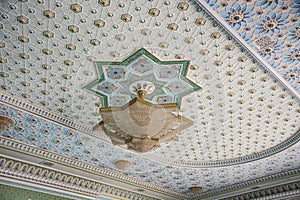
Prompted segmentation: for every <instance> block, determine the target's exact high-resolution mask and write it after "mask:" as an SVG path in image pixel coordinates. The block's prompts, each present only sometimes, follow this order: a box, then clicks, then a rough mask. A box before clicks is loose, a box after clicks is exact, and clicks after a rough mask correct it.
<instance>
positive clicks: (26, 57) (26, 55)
mask: <svg viewBox="0 0 300 200" xmlns="http://www.w3.org/2000/svg"><path fill="white" fill-rule="evenodd" d="M19 56H20V58H23V59H29V57H30V56H29V54H27V53H20V54H19Z"/></svg>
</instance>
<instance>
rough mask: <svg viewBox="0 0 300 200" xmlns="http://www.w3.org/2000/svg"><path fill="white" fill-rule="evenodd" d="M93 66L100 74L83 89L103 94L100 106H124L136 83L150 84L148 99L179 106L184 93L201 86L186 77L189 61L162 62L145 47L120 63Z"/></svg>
mask: <svg viewBox="0 0 300 200" xmlns="http://www.w3.org/2000/svg"><path fill="white" fill-rule="evenodd" d="M95 65H96V70H97V72H98V76H99V77H98V78H97V79H96V80H94V81H93V82H91V83H90V84H88V85H86V86H85V87H84V88H85V89H87V90H88V91H91V92H92V93H94V94H96V95H98V96H101V97H102V99H103V105H102V107H103V108H108V107H120V106H123V105H125V104H126V103H128V102H129V101H130V100H132V99H133V98H134V97H136V87H137V86H138V85H141V86H143V85H147V87H149V85H150V87H151V92H148V94H147V96H146V97H145V100H147V101H148V102H151V103H152V104H172V103H176V104H177V105H178V107H180V103H181V98H182V97H183V96H185V95H188V94H190V93H192V92H194V91H196V90H199V89H200V88H201V87H200V86H198V85H197V84H195V83H193V82H192V81H191V80H189V79H188V78H187V77H186V75H187V69H188V65H189V61H187V60H183V61H161V60H159V59H158V58H156V57H155V56H154V55H152V54H151V53H150V52H148V51H147V50H145V49H140V50H138V51H137V52H135V53H134V54H133V55H131V56H130V57H128V58H127V59H125V60H124V61H122V62H104V61H96V62H95ZM148 89H149V88H148ZM148 91H149V90H148Z"/></svg>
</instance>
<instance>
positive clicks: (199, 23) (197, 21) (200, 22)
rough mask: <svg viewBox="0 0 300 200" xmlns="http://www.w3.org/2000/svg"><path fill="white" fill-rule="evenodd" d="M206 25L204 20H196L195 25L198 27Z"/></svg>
mask: <svg viewBox="0 0 300 200" xmlns="http://www.w3.org/2000/svg"><path fill="white" fill-rule="evenodd" d="M205 23H206V20H205V19H204V18H199V19H196V21H195V24H196V25H197V26H203V25H204V24H205Z"/></svg>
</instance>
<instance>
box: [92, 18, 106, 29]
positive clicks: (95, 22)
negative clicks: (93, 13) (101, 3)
mask: <svg viewBox="0 0 300 200" xmlns="http://www.w3.org/2000/svg"><path fill="white" fill-rule="evenodd" d="M94 25H95V26H97V27H98V28H102V27H104V26H105V22H104V21H103V20H101V19H97V20H95V21H94Z"/></svg>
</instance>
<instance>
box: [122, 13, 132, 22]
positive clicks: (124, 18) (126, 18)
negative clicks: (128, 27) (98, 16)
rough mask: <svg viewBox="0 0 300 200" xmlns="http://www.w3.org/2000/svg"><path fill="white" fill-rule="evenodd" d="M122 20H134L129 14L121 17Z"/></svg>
mask: <svg viewBox="0 0 300 200" xmlns="http://www.w3.org/2000/svg"><path fill="white" fill-rule="evenodd" d="M121 20H122V21H123V22H130V21H131V20H132V16H131V15H130V14H128V13H126V14H122V15H121Z"/></svg>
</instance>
